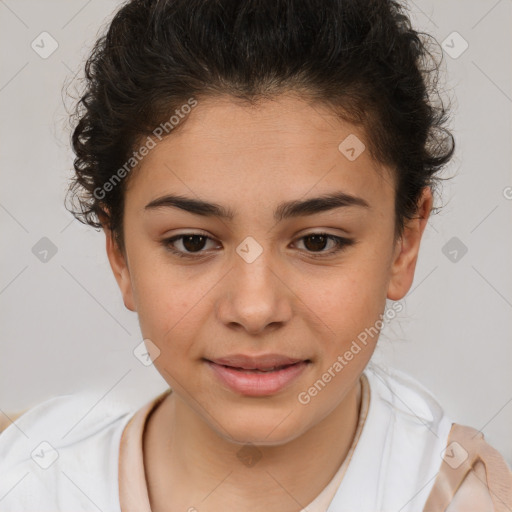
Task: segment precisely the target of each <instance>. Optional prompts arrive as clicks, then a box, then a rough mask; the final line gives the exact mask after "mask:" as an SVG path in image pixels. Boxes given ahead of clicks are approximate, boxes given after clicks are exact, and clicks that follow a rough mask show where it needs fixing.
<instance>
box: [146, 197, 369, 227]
mask: <svg viewBox="0 0 512 512" xmlns="http://www.w3.org/2000/svg"><path fill="white" fill-rule="evenodd" d="M349 206H359V207H362V208H370V205H369V204H368V202H367V201H366V200H364V199H363V198H362V197H357V196H353V195H350V194H347V193H344V192H335V193H331V194H324V195H322V196H319V197H314V198H311V199H306V200H303V201H299V200H293V201H287V202H284V203H280V204H279V205H278V207H277V208H276V210H275V212H274V220H275V221H276V222H279V221H281V220H284V219H288V218H292V217H302V216H306V215H315V214H317V213H322V212H326V211H330V210H334V209H337V208H343V207H349ZM159 208H180V209H181V210H184V211H186V212H189V213H193V214H195V215H201V216H203V217H218V218H221V219H227V220H233V218H234V217H235V213H234V211H233V210H231V209H230V208H227V207H225V206H222V205H220V204H217V203H209V202H206V201H201V200H198V199H193V198H190V197H185V196H181V195H172V194H170V195H165V196H162V197H159V198H157V199H154V200H153V201H151V202H150V203H148V204H147V205H146V206H145V208H144V210H146V211H147V210H155V209H159Z"/></svg>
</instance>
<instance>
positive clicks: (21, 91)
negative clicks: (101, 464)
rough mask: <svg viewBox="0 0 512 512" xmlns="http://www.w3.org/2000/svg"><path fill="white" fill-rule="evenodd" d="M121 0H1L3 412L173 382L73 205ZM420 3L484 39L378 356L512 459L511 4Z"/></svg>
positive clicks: (454, 68) (462, 82)
mask: <svg viewBox="0 0 512 512" xmlns="http://www.w3.org/2000/svg"><path fill="white" fill-rule="evenodd" d="M118 5H119V2H115V1H106V0H101V1H100V0H89V1H64V0H60V1H57V0H53V1H49V0H46V1H40V0H25V1H23V0H18V1H15V0H0V38H1V44H0V61H1V68H0V73H1V76H0V109H1V123H0V130H1V131H0V165H1V173H2V174H1V178H0V183H1V188H0V228H1V234H2V245H1V246H2V250H1V254H0V258H1V259H0V326H1V331H0V414H1V412H2V411H5V412H7V413H9V412H13V411H17V410H21V409H25V408H27V407H30V406H33V405H35V404H37V403H39V402H40V401H42V400H44V399H47V398H49V397H51V396H54V395H57V394H64V393H73V392H76V391H77V390H80V389H83V388H92V389H93V390H94V392H95V393H96V395H97V400H96V401H95V402H93V403H91V408H92V407H94V406H95V405H96V404H97V403H99V401H100V400H102V399H103V397H105V396H107V395H109V397H110V398H111V397H114V398H115V397H119V398H120V399H123V400H128V401H129V402H130V403H132V404H133V405H134V406H140V405H142V404H143V403H144V402H146V401H147V400H149V399H150V398H152V397H153V396H155V395H156V394H157V393H159V392H160V391H162V390H164V389H165V388H166V387H167V385H166V383H165V381H164V380H163V378H162V377H160V375H159V374H158V373H157V372H156V370H155V369H154V368H153V367H152V366H149V367H145V366H143V365H142V364H141V363H140V362H139V360H138V359H136V358H135V357H134V355H133V353H132V351H133V349H134V348H135V347H136V346H137V345H138V344H139V343H140V342H141V336H140V331H139V328H138V322H137V317H136V315H135V314H134V313H131V312H129V311H127V310H125V308H124V305H123V302H122V300H121V295H120V292H119V290H118V288H117V285H116V283H115V280H114V278H113V276H112V274H111V270H110V267H109V265H108V260H107V258H106V254H105V249H104V235H103V233H101V232H97V231H95V230H94V229H92V228H88V227H86V226H83V225H81V224H80V223H79V222H78V221H74V220H73V218H72V217H71V215H70V214H69V213H68V212H67V211H66V210H65V208H64V206H63V198H64V194H65V190H66V180H67V179H68V177H69V176H70V171H71V169H72V159H73V155H72V153H71V150H70V147H69V134H70V130H69V127H68V119H67V114H66V108H65V106H64V104H63V97H64V96H65V94H66V88H65V87H64V85H63V84H64V83H65V81H67V83H69V81H70V80H71V79H72V78H73V76H74V75H75V73H77V72H78V73H81V70H82V69H83V62H84V58H85V56H86V55H87V52H88V50H89V48H90V47H91V45H92V43H93V41H94V40H95V39H96V37H97V35H98V31H99V30H100V29H101V27H102V26H104V25H105V24H106V23H107V22H108V20H109V19H110V18H111V16H112V13H113V11H114V9H115V8H116V6H118ZM408 5H409V6H410V8H411V11H412V14H413V22H414V24H415V26H416V27H417V28H420V29H422V30H424V31H426V32H428V33H431V34H432V35H434V36H435V37H436V39H437V40H438V41H439V42H440V43H441V42H443V41H444V40H446V41H447V44H449V45H450V46H451V47H452V48H451V50H450V51H451V52H452V54H454V52H459V51H460V50H461V49H462V46H461V44H462V43H463V41H462V40H460V39H458V38H457V37H458V36H456V35H455V36H453V34H452V33H453V32H454V31H456V32H458V33H459V34H460V35H461V36H462V38H463V39H464V40H466V41H467V43H468V44H469V47H468V48H467V50H466V51H465V52H463V53H462V54H461V55H460V56H458V57H457V58H454V57H453V55H452V56H450V55H449V54H448V53H446V52H445V53H444V62H443V67H444V71H445V73H446V75H445V78H444V82H443V83H444V88H445V90H446V95H447V97H448V98H451V100H452V102H453V115H454V120H453V121H452V124H451V128H452V130H453V132H454V134H455V137H456V140H457V144H458V149H457V154H456V157H455V159H454V161H453V163H452V164H451V165H450V166H449V167H448V168H447V170H446V173H445V175H447V176H448V175H454V174H456V177H455V178H454V179H453V180H451V181H449V182H446V183H445V185H444V187H443V196H442V203H443V204H444V209H443V210H442V212H441V213H440V214H438V215H436V216H434V217H432V218H431V220H430V224H429V226H428V227H427V229H426V233H425V236H424V240H423V242H422V249H421V253H420V258H419V262H418V266H417V270H416V277H415V282H414V284H413V286H412V288H411V291H410V292H409V294H408V296H407V298H406V299H405V309H404V311H403V312H402V313H401V314H400V315H399V317H398V318H397V319H395V321H393V323H392V324H390V325H389V326H387V327H386V328H385V330H384V332H383V333H382V335H381V339H380V343H379V348H378V349H377V353H376V355H375V360H378V361H381V362H383V363H386V364H389V365H391V366H395V367H397V368H400V369H403V370H404V371H406V372H408V373H409V374H411V375H413V376H414V377H416V378H417V379H418V380H419V381H421V382H422V383H423V384H424V385H425V386H426V387H427V388H428V389H430V390H431V391H432V392H433V393H434V394H435V395H436V396H437V397H438V399H439V401H440V402H441V404H442V405H443V406H444V408H445V409H446V411H447V412H448V414H449V415H450V416H451V418H452V419H453V420H454V421H457V422H459V423H463V424H467V425H471V426H473V427H475V428H477V429H481V430H482V431H483V432H484V434H485V436H486V439H487V440H488V441H489V442H490V443H491V444H493V445H494V446H495V447H496V448H497V449H498V450H500V451H501V453H502V454H503V455H504V456H505V457H506V458H507V460H508V462H509V463H510V464H512V436H511V435H510V434H511V432H512V375H511V371H510V367H511V363H512V343H511V341H512V340H511V334H510V333H511V331H512V325H511V323H512V322H511V319H512V314H511V313H512V269H511V264H510V262H511V261H512V237H511V234H512V231H511V224H512V222H511V220H512V218H511V217H512V216H511V213H512V199H511V198H512V175H511V170H510V169H511V151H510V147H511V115H510V114H511V104H512V92H511V67H512V65H511V62H512V60H511V51H510V50H511V47H512V46H511V45H512V41H511V39H512V37H511V32H512V31H511V30H510V27H511V22H512V16H511V13H512V0H499V1H496V0H485V1H484V0H478V1H476V0H473V1H469V0H458V1H455V0H449V1H447V0H436V1H432V0H429V1H421V2H420V1H419V0H418V1H416V2H409V3H408ZM44 31H46V32H48V33H49V34H51V36H52V37H53V38H54V39H55V40H56V41H57V43H58V48H57V50H56V51H55V52H54V53H52V54H51V55H50V56H48V57H47V58H42V57H41V56H40V55H39V54H38V53H36V51H34V50H33V49H32V47H31V43H32V41H35V43H34V44H39V47H40V49H39V51H43V50H44V51H48V50H49V49H50V48H51V43H50V40H49V39H45V40H44V43H41V38H42V37H46V38H47V36H40V34H41V33H42V32H44ZM43 46H44V48H41V47H43ZM73 90H74V88H73V86H72V87H71V88H69V89H68V90H67V93H69V94H73ZM66 101H67V104H68V105H70V104H71V103H70V101H69V100H66ZM507 187H508V188H507ZM43 237H47V238H48V239H49V240H51V242H52V244H54V245H55V247H56V249H57V252H56V254H55V255H53V256H52V254H51V252H50V253H49V254H48V256H47V261H46V262H43V261H40V259H38V257H36V255H35V254H34V253H33V252H32V249H33V247H34V246H35V245H36V244H37V243H38V242H39V241H40V239H41V238H43ZM453 237H456V240H455V241H453V240H452V241H451V242H450V240H451V239H452V238H453ZM39 243H43V242H39ZM446 244H448V245H446ZM452 244H455V245H452ZM462 244H463V245H464V246H465V247H466V248H467V253H466V254H464V255H462V252H461V250H460V248H461V247H462ZM37 247H39V246H36V248H37ZM443 248H444V252H443ZM454 248H455V249H456V250H457V251H458V253H457V255H458V256H457V260H456V261H451V260H450V258H449V257H447V256H446V255H445V253H446V254H448V253H449V251H453V249H454ZM452 254H454V253H452ZM448 255H449V254H448ZM84 414H85V411H84Z"/></svg>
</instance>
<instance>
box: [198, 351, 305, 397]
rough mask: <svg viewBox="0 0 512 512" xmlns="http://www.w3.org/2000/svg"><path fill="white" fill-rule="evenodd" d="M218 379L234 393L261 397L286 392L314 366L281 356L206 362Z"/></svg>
mask: <svg viewBox="0 0 512 512" xmlns="http://www.w3.org/2000/svg"><path fill="white" fill-rule="evenodd" d="M205 362H206V363H207V364H208V366H209V367H210V369H211V370H212V372H213V374H212V375H214V376H215V378H216V379H217V380H218V382H220V383H222V385H223V386H225V387H227V388H228V389H230V390H231V391H234V392H235V393H238V394H242V395H246V396H253V397H262V396H268V395H273V394H276V393H279V392H281V391H284V390H285V389H286V388H287V387H289V386H290V385H291V384H292V383H293V382H295V381H296V380H297V379H298V378H299V377H300V376H301V375H302V374H303V372H304V371H306V368H307V367H308V366H309V363H311V360H309V359H298V358H293V357H288V356H284V355H279V354H265V355H260V356H247V355H243V354H236V355H232V356H228V357H222V358H215V359H205Z"/></svg>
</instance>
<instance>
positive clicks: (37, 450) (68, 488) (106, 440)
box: [0, 390, 135, 512]
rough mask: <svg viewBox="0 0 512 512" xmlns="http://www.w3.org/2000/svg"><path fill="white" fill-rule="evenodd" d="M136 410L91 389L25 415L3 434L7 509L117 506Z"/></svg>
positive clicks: (0, 490) (0, 473) (0, 472)
mask: <svg viewBox="0 0 512 512" xmlns="http://www.w3.org/2000/svg"><path fill="white" fill-rule="evenodd" d="M134 413H135V410H133V408H131V407H130V405H129V404H128V403H126V402H123V401H118V400H115V399H111V398H109V397H108V396H105V397H103V398H101V395H100V396H98V394H97V393H95V392H93V391H92V390H91V391H81V392H79V393H76V394H72V395H60V396H57V397H54V398H50V399H48V400H45V401H43V402H42V403H40V404H38V405H36V406H34V407H31V408H30V409H29V410H27V411H26V412H24V413H23V414H21V416H19V417H18V419H17V420H16V421H15V422H14V423H11V424H9V426H7V428H5V430H3V431H2V432H1V433H0V497H2V502H1V503H2V511H5V512H7V511H10V510H17V511H20V510H29V509H33V510H35V509H36V508H37V509H38V510H40V511H41V512H43V510H52V509H53V510H55V509H56V507H57V506H59V505H62V504H65V505H66V506H67V507H71V508H73V509H74V510H88V509H91V507H93V508H94V505H93V503H95V504H96V506H97V507H99V508H100V509H102V510H117V508H116V506H117V503H118V502H117V503H116V498H117V499H118V495H117V475H118V467H117V466H118V457H119V442H120V438H121V434H122V431H123V429H124V427H125V425H126V423H127V422H128V421H129V420H130V418H131V417H132V415H133V414H134ZM113 490H115V491H116V492H115V493H113ZM34 507H35V508H34ZM45 507H46V508H45Z"/></svg>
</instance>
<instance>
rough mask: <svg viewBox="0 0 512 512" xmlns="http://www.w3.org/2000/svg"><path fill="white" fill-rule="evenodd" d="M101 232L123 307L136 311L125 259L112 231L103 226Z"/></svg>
mask: <svg viewBox="0 0 512 512" xmlns="http://www.w3.org/2000/svg"><path fill="white" fill-rule="evenodd" d="M103 230H104V231H105V237H106V249H107V256H108V260H109V262H110V266H111V268H112V271H113V272H114V277H115V278H116V281H117V284H118V286H119V289H120V290H121V293H122V295H123V301H124V305H125V307H126V308H127V309H129V310H130V311H136V308H135V301H134V299H133V288H132V281H131V276H130V269H129V267H128V262H127V257H126V255H125V254H124V253H123V251H121V249H120V248H119V245H118V243H117V241H116V240H115V238H114V235H113V233H112V231H110V229H108V228H107V227H105V225H104V226H103Z"/></svg>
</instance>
